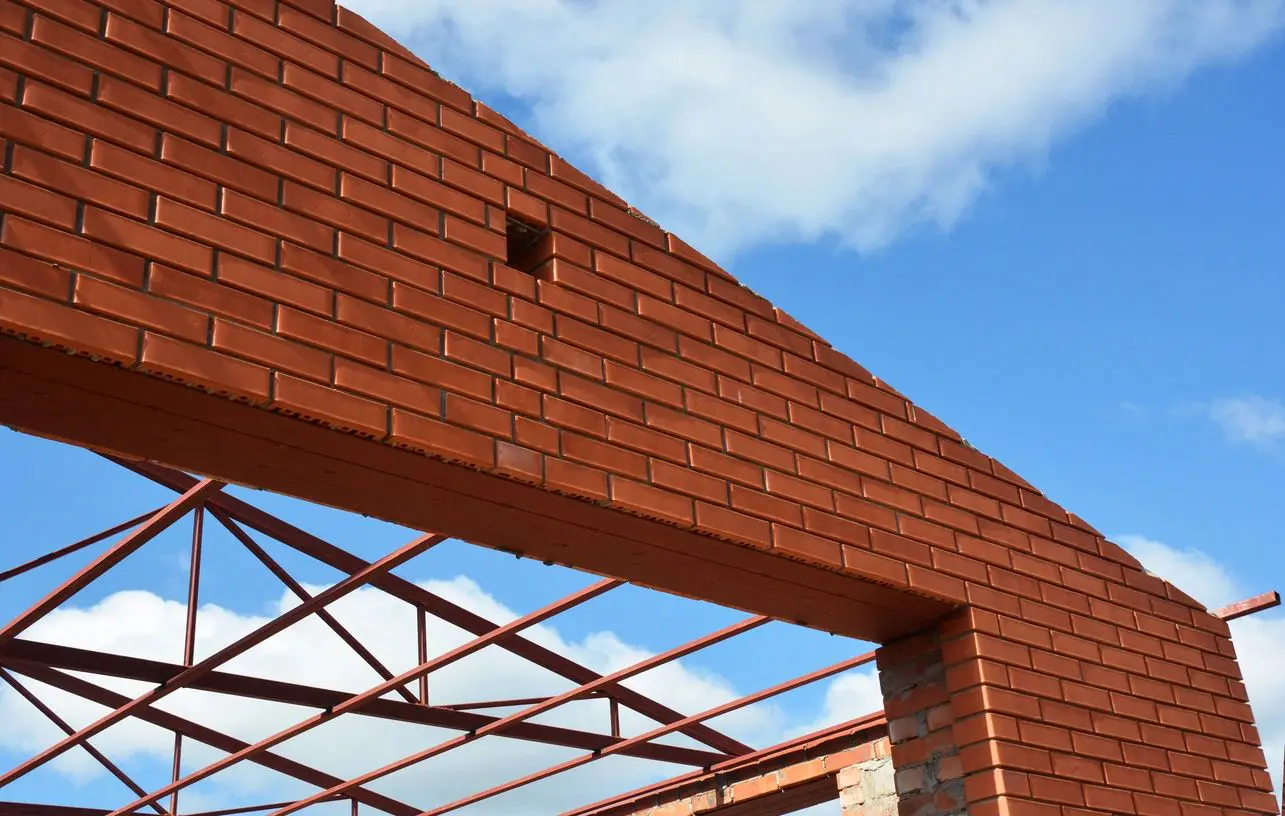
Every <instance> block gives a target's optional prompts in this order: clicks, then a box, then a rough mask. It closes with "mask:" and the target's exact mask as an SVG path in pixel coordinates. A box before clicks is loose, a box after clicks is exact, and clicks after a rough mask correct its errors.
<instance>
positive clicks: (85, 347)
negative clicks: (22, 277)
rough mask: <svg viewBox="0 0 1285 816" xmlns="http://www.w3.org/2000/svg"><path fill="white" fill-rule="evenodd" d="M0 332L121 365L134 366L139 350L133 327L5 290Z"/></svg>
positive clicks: (0, 296)
mask: <svg viewBox="0 0 1285 816" xmlns="http://www.w3.org/2000/svg"><path fill="white" fill-rule="evenodd" d="M104 285H106V284H104ZM0 329H3V330H4V331H5V332H7V333H16V334H20V335H22V336H25V337H28V338H30V339H32V340H36V341H39V342H42V343H49V344H51V345H54V346H57V347H59V348H64V349H68V350H70V351H74V352H78V353H81V354H90V355H94V356H96V357H102V358H104V359H106V360H110V361H115V362H119V363H124V364H131V363H133V362H134V361H135V359H136V354H137V350H138V329H137V328H135V327H134V326H129V325H126V324H124V323H117V322H114V321H111V320H107V319H104V318H101V317H96V316H94V315H89V314H85V313H84V312H78V311H76V310H74V309H72V308H70V307H68V306H65V305H62V304H59V303H53V302H50V301H48V300H42V299H40V298H36V297H31V296H29V295H25V294H21V293H18V292H14V291H10V290H7V289H0Z"/></svg>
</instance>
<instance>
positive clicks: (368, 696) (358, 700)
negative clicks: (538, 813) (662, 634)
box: [110, 579, 624, 816]
mask: <svg viewBox="0 0 1285 816" xmlns="http://www.w3.org/2000/svg"><path fill="white" fill-rule="evenodd" d="M341 583H342V582H341ZM623 583H624V582H623V581H617V580H614V579H609V580H604V581H599V582H598V583H596V584H593V585H592V586H589V587H586V588H584V589H582V590H580V591H579V592H577V593H575V594H573V595H569V596H567V597H566V598H563V599H561V600H559V601H556V602H555V603H553V604H550V605H549V606H546V607H544V608H543V609H540V610H537V611H535V612H532V613H531V614H529V615H526V616H524V617H521V618H518V619H517V620H515V621H512V622H510V623H508V624H505V625H504V626H501V627H499V628H498V629H495V630H492V631H491V632H488V633H487V634H486V635H484V636H482V637H479V638H476V639H474V640H471V641H469V642H468V643H466V644H464V645H462V646H458V647H456V648H455V649H452V650H451V651H449V652H446V653H445V654H442V655H438V656H437V657H435V658H433V659H431V660H429V661H428V662H427V663H423V664H420V665H419V666H416V667H415V668H413V669H410V670H409V671H406V672H403V673H402V674H400V675H398V676H397V677H395V678H393V679H392V680H386V681H384V682H383V683H380V684H379V685H377V686H374V687H372V688H370V689H367V690H366V691H364V692H362V693H361V694H357V695H353V696H352V697H349V698H347V699H346V700H344V701H343V702H341V703H339V704H338V705H336V706H334V707H332V708H329V709H327V710H325V711H322V712H320V713H319V714H316V715H314V716H312V717H309V718H308V719H306V720H302V721H300V722H298V723H295V724H294V725H292V726H290V727H289V728H286V729H283V730H281V731H278V732H277V733H276V734H273V735H272V736H270V737H266V738H265V739H262V740H260V741H259V742H257V743H255V744H254V745H251V746H249V747H247V748H244V749H242V750H240V751H237V752H236V753H234V754H231V755H229V756H226V757H224V758H222V759H220V760H218V761H216V762H213V763H211V764H209V765H207V766H205V767H204V768H201V769H200V770H197V771H195V772H193V773H190V774H188V775H187V776H185V777H183V778H182V779H180V780H178V781H177V782H174V783H171V784H169V785H166V786H165V787H163V788H161V789H159V790H157V791H153V792H152V793H150V794H148V795H147V796H146V797H144V798H141V799H138V800H137V801H134V802H131V803H130V804H128V805H126V806H124V807H122V808H117V809H116V810H114V811H112V812H111V814H110V816H123V815H124V814H126V813H129V812H130V811H132V810H135V809H137V808H139V807H141V806H143V805H146V804H148V803H149V802H154V801H156V800H157V799H160V798H161V797H162V796H165V795H166V794H168V793H170V792H171V791H174V790H179V789H181V788H184V787H187V786H188V785H191V784H194V783H196V782H199V781H201V780H202V779H205V778H207V777H209V776H212V775H213V774H215V773H218V772H219V771H221V770H223V769H224V768H227V767H230V766H231V765H233V764H235V763H236V762H239V761H240V760H242V759H245V758H247V757H251V756H254V755H255V754H256V753H258V752H260V751H264V750H266V749H268V748H271V747H273V746H275V745H279V744H280V743H282V742H285V741H286V740H288V739H291V738H293V737H296V736H298V735H300V734H302V733H304V732H306V731H309V730H311V729H313V728H315V727H317V726H319V725H321V724H322V723H326V722H329V721H330V720H332V719H334V718H335V717H338V716H340V715H342V714H344V713H347V712H349V711H357V710H359V709H360V708H361V707H362V706H364V705H365V704H367V703H368V702H369V701H371V700H373V699H375V698H378V697H380V696H382V695H384V694H387V693H388V692H389V691H391V690H392V689H394V688H397V687H398V686H402V685H405V684H406V683H409V682H412V681H414V680H415V679H417V678H418V677H420V676H421V675H423V674H428V673H429V672H432V671H436V670H437V669H440V668H443V667H445V666H447V665H450V664H451V663H454V662H455V661H457V660H460V659H462V658H464V657H467V656H468V655H470V654H473V653H474V652H477V651H480V650H481V649H483V648H485V647H486V646H489V645H490V644H491V643H495V642H499V641H501V640H503V639H505V638H508V637H511V636H512V635H513V634H515V633H516V632H518V631H519V630H521V629H525V628H527V627H530V626H534V625H535V624H537V623H540V622H543V621H545V620H547V619H549V618H551V617H553V616H554V615H557V614H559V613H560V612H564V611H566V610H567V609H570V608H571V607H573V606H575V605H577V604H579V603H583V602H585V601H587V600H589V599H591V598H595V597H597V596H599V595H601V594H603V593H604V592H607V591H608V590H611V589H615V588H616V587H618V586H621V585H622V584H623ZM327 591H329V590H327ZM323 595H325V593H322V595H318V596H317V597H318V598H321V597H322V596H323ZM498 722H500V720H497V721H496V723H498ZM494 725H495V723H491V724H490V725H488V726H484V727H486V728H490V727H493V726H494ZM364 783H365V780H364V779H358V780H350V781H348V782H344V783H342V784H340V785H335V786H332V787H331V788H329V789H328V790H326V791H325V795H326V796H330V795H331V794H334V793H341V792H346V791H347V790H348V789H349V788H351V787H354V786H356V785H360V784H364ZM318 801H320V798H313V802H312V803H314V804H315V803H316V802H318Z"/></svg>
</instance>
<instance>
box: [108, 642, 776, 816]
mask: <svg viewBox="0 0 1285 816" xmlns="http://www.w3.org/2000/svg"><path fill="white" fill-rule="evenodd" d="M769 620H770V618H766V617H763V616H756V617H752V618H746V619H745V620H743V621H741V622H739V623H735V624H732V625H731V626H728V627H725V628H723V629H720V630H718V631H717V632H713V633H711V634H708V635H705V636H704V637H701V638H697V639H696V640H693V641H690V642H688V643H685V644H683V645H681V646H676V647H675V648H673V649H670V650H669V651H667V652H663V653H661V654H658V655H655V656H653V657H649V658H647V659H646V660H643V661H640V662H638V663H635V664H634V665H632V666H630V667H628V668H625V669H621V670H620V671H617V672H614V673H612V674H609V675H606V676H603V677H600V678H598V679H597V680H595V681H593V682H591V683H586V684H584V685H582V686H579V687H578V688H574V689H571V690H570V691H565V692H563V693H562V694H559V695H557V696H554V697H550V698H548V699H547V700H545V701H544V702H542V703H537V704H535V705H533V706H531V707H530V708H524V709H522V710H521V711H518V712H515V713H513V714H510V715H508V716H507V717H501V718H500V719H498V720H496V721H495V722H493V723H491V724H490V725H487V726H485V727H483V728H479V729H478V730H476V731H472V732H470V733H468V734H461V735H460V736H458V737H455V738H453V739H450V740H447V741H446V742H442V743H438V744H437V745H434V746H432V747H431V748H426V749H425V750H423V751H419V752H417V753H414V754H411V755H410V756H408V757H404V758H402V759H399V760H397V761H396V762H392V763H389V764H388V765H385V766H384V767H382V768H377V769H375V770H373V771H368V772H366V773H364V774H362V775H361V776H358V777H355V778H354V779H351V780H349V781H348V782H345V783H343V784H342V785H339V786H337V787H334V788H330V789H328V790H324V791H321V792H320V793H317V794H314V795H312V796H309V797H305V798H303V799H300V800H299V801H297V802H295V803H294V804H293V805H291V806H289V807H285V808H282V809H280V810H277V811H273V812H272V814H270V816H286V814H288V813H294V812H295V811H297V810H301V809H302V808H305V807H308V806H310V805H314V804H316V803H317V802H318V801H320V797H322V796H329V795H332V794H335V793H343V792H344V790H345V789H346V786H348V785H365V784H367V783H369V782H372V781H374V780H376V779H381V778H383V777H385V776H388V775H389V774H392V773H396V772H397V771H400V770H403V769H405V768H409V767H411V766H412V765H416V764H418V763H420V762H423V761H424V760H427V759H431V758H432V757H435V756H438V755H440V754H444V753H446V752H447V751H450V750H453V749H455V748H458V747H459V746H461V745H466V744H468V743H470V742H474V741H476V740H479V739H481V738H482V737H485V736H486V735H487V734H493V733H498V732H500V731H502V730H503V729H504V728H506V727H508V726H509V725H512V724H514V723H520V722H522V721H523V720H527V719H530V718H531V717H535V716H538V715H540V714H543V713H544V712H546V711H549V710H550V709H553V708H556V707H557V706H559V705H561V704H563V703H566V702H569V701H571V700H574V699H576V698H578V697H583V696H584V695H586V694H588V693H589V692H591V691H596V690H598V689H600V688H602V687H603V686H607V685H611V684H614V683H619V682H621V681H623V680H627V679H629V678H630V677H634V676H635V675H639V674H642V673H643V672H645V671H648V670H650V669H653V668H655V667H657V666H660V665H663V664H665V663H670V662H672V661H674V660H677V659H679V658H680V657H684V656H686V655H689V654H691V653H692V652H696V651H699V650H701V649H704V648H706V647H707V646H712V645H714V644H715V643H719V642H721V641H724V640H727V639H728V638H730V637H733V636H735V635H739V634H741V633H743V632H748V631H750V630H751V629H755V628H757V627H759V626H762V625H763V624H765V623H767V622H768V621H769ZM690 719H691V718H690V717H686V718H683V720H681V721H679V722H680V724H679V725H676V726H675V727H674V730H678V729H681V728H682V727H683V726H685V725H687V724H688V722H687V721H688V720H690ZM141 802H142V800H140V801H139V802H136V803H134V804H135V805H137V804H140V803H141ZM122 813H123V812H122ZM112 816H121V814H112Z"/></svg>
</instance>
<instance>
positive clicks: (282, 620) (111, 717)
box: [0, 483, 444, 813]
mask: <svg viewBox="0 0 1285 816" xmlns="http://www.w3.org/2000/svg"><path fill="white" fill-rule="evenodd" d="M202 484H204V483H202ZM194 490H195V488H194ZM197 498H198V499H199V495H198V496H197ZM162 515H164V514H162ZM160 517H161V516H158V517H157V518H160ZM140 529H146V526H145V527H144V528H140ZM443 540H444V539H443V537H442V536H435V535H422V536H420V537H419V538H417V539H415V540H414V541H412V542H410V543H409V544H407V545H405V546H404V547H401V548H400V549H398V550H396V551H394V552H393V553H391V554H389V555H386V556H384V557H383V558H381V559H380V560H379V561H377V562H375V563H374V564H372V565H370V566H369V567H367V568H366V569H364V570H361V571H359V572H356V573H353V574H352V575H350V576H349V577H347V578H345V579H343V580H342V581H340V582H339V583H337V584H335V585H334V586H332V587H330V588H329V589H327V590H326V591H325V592H322V593H321V594H320V595H317V596H316V597H314V598H313V599H312V600H311V601H308V602H306V603H303V604H300V605H299V606H297V607H295V608H293V609H291V610H289V611H287V612H285V613H284V614H282V615H280V616H279V617H277V618H275V619H273V620H271V621H269V622H268V623H266V624H264V625H263V626H261V627H259V628H258V629H256V630H255V631H253V632H251V633H250V634H248V635H246V636H244V637H242V638H241V639H239V640H237V641H235V642H234V643H232V644H230V645H228V646H225V647H223V648H222V649H220V650H219V651H218V652H216V653H215V654H213V655H211V656H209V657H207V658H206V659H205V660H202V661H201V662H200V663H198V664H196V665H194V666H192V667H190V668H187V669H185V670H184V671H182V672H180V673H179V674H178V675H177V676H175V677H174V678H172V679H171V681H170V682H169V683H167V684H166V685H164V686H160V687H159V688H155V689H152V690H151V691H149V692H147V693H145V694H143V695H142V696H140V697H136V698H135V699H133V700H132V701H130V702H129V703H127V704H125V705H124V706H121V707H120V708H117V709H116V710H114V711H112V712H110V713H109V714H106V715H105V716H103V717H101V718H99V719H98V720H97V721H95V722H93V723H91V724H90V725H87V726H85V727H84V728H82V729H80V730H79V731H77V732H76V733H75V734H74V735H72V736H69V737H67V738H65V739H63V740H61V741H60V742H58V743H57V744H56V745H53V746H52V747H50V748H46V749H45V750H44V751H41V752H40V753H39V754H37V755H36V756H34V757H32V758H31V759H28V760H27V761H25V762H23V763H21V764H20V765H18V766H17V767H16V768H13V769H12V770H10V771H7V772H6V773H4V774H3V775H0V787H4V786H5V785H7V784H9V783H10V782H12V781H13V780H15V779H19V778H21V777H22V776H24V775H26V774H27V773H30V772H31V771H32V770H34V769H36V768H38V767H40V766H41V765H43V764H45V763H46V762H48V761H49V760H51V759H53V758H54V757H56V756H59V755H60V754H62V753H64V752H65V751H67V750H69V749H71V748H74V747H75V746H76V745H78V744H79V743H80V742H82V741H83V740H86V739H88V738H89V737H92V736H93V735H94V734H97V733H99V732H101V731H103V730H105V729H107V728H108V727H110V726H112V725H113V724H115V723H117V722H119V721H121V720H122V719H124V718H125V717H128V716H130V715H131V714H134V713H135V712H137V711H140V710H142V709H144V708H147V707H148V706H150V705H152V704H153V703H155V702H157V701H158V700H160V699H162V698H164V697H166V696H167V695H169V694H171V693H173V692H174V691H176V690H178V689H180V688H183V687H185V686H186V685H187V684H188V683H189V682H191V681H192V680H193V679H195V678H197V677H202V676H204V675H206V674H208V673H209V672H211V671H213V670H214V669H215V668H216V667H217V666H219V665H220V664H222V663H225V662H227V661H228V660H231V659H232V658H234V657H236V656H237V655H240V654H243V653H244V652H246V651H249V650H250V649H251V648H253V647H254V646H257V645H258V644H260V643H262V642H263V641H265V640H267V639H268V638H270V637H272V636H273V635H275V634H277V633H278V632H281V631H284V630H285V629H287V628H288V627H290V626H291V625H293V624H294V623H296V622H297V621H300V620H302V619H304V618H306V617H307V616H308V615H310V614H312V613H313V611H315V610H316V609H320V608H321V607H323V606H325V605H326V604H328V603H331V602H333V601H335V600H338V599H339V598H341V597H343V596H344V595H347V594H348V593H350V592H352V591H353V590H355V589H357V588H358V587H360V586H361V585H362V584H364V583H366V582H367V580H368V579H369V578H370V577H371V576H372V575H378V574H379V573H381V572H387V571H388V570H391V569H393V568H395V567H397V566H399V565H400V564H404V563H405V562H407V561H409V560H410V559H412V558H414V557H415V556H417V555H419V554H420V553H422V552H424V551H425V550H427V549H428V548H429V547H432V546H434V545H435V544H438V543H440V542H441V541H443ZM2 643H3V641H0V644H2ZM167 787H170V786H167ZM175 789H177V788H176V787H175ZM168 792H169V791H168V790H167V791H166V793H168ZM152 801H155V800H152ZM144 804H148V803H147V802H141V801H140V802H139V803H138V804H137V805H131V806H130V807H129V808H127V810H133V809H134V808H135V807H138V806H141V805H144ZM124 812H126V811H120V813H124Z"/></svg>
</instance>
